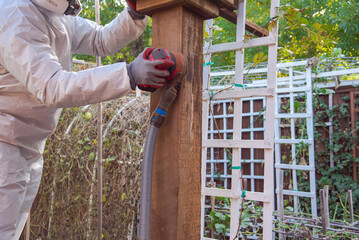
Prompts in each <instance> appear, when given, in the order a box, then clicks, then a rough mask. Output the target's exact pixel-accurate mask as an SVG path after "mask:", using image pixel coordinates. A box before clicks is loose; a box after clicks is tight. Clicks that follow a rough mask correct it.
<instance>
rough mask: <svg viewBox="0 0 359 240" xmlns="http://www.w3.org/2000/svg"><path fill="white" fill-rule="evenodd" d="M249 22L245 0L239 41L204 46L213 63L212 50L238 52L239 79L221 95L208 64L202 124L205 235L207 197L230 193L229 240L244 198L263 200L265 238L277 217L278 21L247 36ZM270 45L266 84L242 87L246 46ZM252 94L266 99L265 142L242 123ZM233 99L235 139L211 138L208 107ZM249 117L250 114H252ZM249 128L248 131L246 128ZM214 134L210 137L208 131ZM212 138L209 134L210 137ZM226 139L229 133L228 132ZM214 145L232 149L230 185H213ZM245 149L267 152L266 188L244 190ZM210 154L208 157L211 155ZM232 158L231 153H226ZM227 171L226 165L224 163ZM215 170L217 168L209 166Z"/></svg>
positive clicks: (241, 5) (274, 7) (240, 12)
mask: <svg viewBox="0 0 359 240" xmlns="http://www.w3.org/2000/svg"><path fill="white" fill-rule="evenodd" d="M278 6H279V1H278V0H272V1H271V8H270V17H271V18H274V17H276V10H277V7H278ZM245 20H246V1H245V0H244V1H240V2H239V6H238V17H237V34H236V42H231V43H226V44H218V45H212V44H211V43H206V44H205V47H204V54H205V61H206V62H207V63H209V62H210V61H211V54H213V53H218V52H225V51H236V61H235V62H236V64H235V75H234V76H235V81H234V86H236V87H235V88H234V89H229V90H225V91H222V92H221V93H219V94H215V95H212V90H211V89H210V84H209V83H210V64H205V67H204V79H203V82H204V85H203V89H204V91H203V121H202V122H203V127H202V134H203V135H202V136H203V138H202V211H201V212H202V214H201V215H202V229H201V239H213V238H210V237H209V236H208V235H207V234H206V229H205V215H206V199H208V198H215V197H226V198H229V199H230V205H229V206H227V207H229V208H230V214H231V218H230V233H229V234H230V236H229V237H230V239H234V238H236V236H237V231H238V226H239V222H240V212H241V206H242V204H241V203H242V201H243V199H246V200H253V201H257V202H261V203H263V230H262V231H263V236H264V239H271V238H272V219H273V203H274V192H273V190H272V188H273V186H274V172H273V167H274V164H273V153H274V152H273V151H274V112H275V99H274V89H275V85H276V82H275V80H276V66H277V36H278V34H277V22H275V23H274V24H273V26H272V29H271V31H270V32H269V36H265V37H259V38H253V39H249V40H248V39H245ZM206 28H207V31H208V32H209V34H210V35H211V30H212V24H211V21H208V22H207V23H206ZM259 46H268V59H269V62H268V71H267V79H268V81H267V84H266V86H263V87H261V88H259V89H245V88H243V87H242V86H243V84H244V83H243V78H244V72H245V65H244V52H245V50H244V49H247V48H252V47H259ZM249 97H257V98H260V99H265V102H266V111H265V113H264V114H265V119H266V122H265V130H264V136H263V139H261V140H252V139H246V140H243V139H242V133H243V129H242V124H241V121H242V120H241V119H242V118H243V117H244V116H245V114H244V113H243V111H242V106H243V101H246V99H247V98H249ZM228 99H229V100H231V101H233V114H234V115H233V135H232V136H233V138H232V139H228V138H227V139H224V138H222V139H211V136H212V137H213V124H212V126H211V130H210V131H212V132H209V131H208V116H209V114H210V113H209V109H210V108H209V107H210V104H212V103H213V101H217V100H228ZM249 117H250V116H249ZM247 130H248V129H247ZM208 133H210V135H209V134H208ZM208 136H210V137H208ZM224 137H226V134H224ZM215 149H222V151H225V152H228V154H230V155H231V158H232V162H231V169H230V170H229V171H230V172H231V173H229V172H228V171H227V172H226V174H230V175H231V184H230V187H228V185H225V186H226V188H225V189H223V188H219V187H214V186H213V185H208V184H207V182H208V179H207V174H206V172H207V164H209V165H213V159H212V163H211V162H208V163H207V161H208V160H210V161H211V158H210V156H213V151H215ZM244 149H246V150H249V151H255V150H256V149H260V150H262V151H263V153H264V154H263V162H264V179H265V181H264V191H263V192H255V191H247V192H246V191H244V189H243V186H242V185H243V184H242V183H243V181H241V179H242V176H241V173H242V171H241V169H242V165H241V164H242V157H241V156H242V151H243V150H244ZM207 153H210V154H209V158H208V157H207V156H208V155H207ZM225 156H227V153H226V154H225ZM226 161H227V160H226V159H223V163H224V164H225V165H226V163H225V162H226ZM225 168H226V169H228V168H227V166H226V167H225ZM210 169H213V168H210Z"/></svg>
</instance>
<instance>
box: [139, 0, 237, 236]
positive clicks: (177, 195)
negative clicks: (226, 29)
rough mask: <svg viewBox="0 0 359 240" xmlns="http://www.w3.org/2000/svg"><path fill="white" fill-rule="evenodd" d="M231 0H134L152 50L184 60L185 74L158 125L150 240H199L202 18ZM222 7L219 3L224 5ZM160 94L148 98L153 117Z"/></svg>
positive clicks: (210, 15) (231, 0)
mask: <svg viewBox="0 0 359 240" xmlns="http://www.w3.org/2000/svg"><path fill="white" fill-rule="evenodd" d="M219 3H223V4H234V1H233V0H218V1H207V0H137V11H139V12H142V13H145V14H147V15H151V16H152V47H154V48H156V47H162V48H166V49H168V50H169V51H175V52H179V53H182V54H184V55H185V56H186V57H187V60H188V65H187V75H186V77H185V79H184V80H183V82H182V85H181V88H180V90H179V92H178V96H177V99H176V100H175V101H174V102H173V104H172V106H171V107H170V110H169V111H168V113H167V116H166V120H165V122H164V124H163V126H162V127H161V129H160V131H159V134H158V137H157V142H156V147H155V154H154V163H153V179H152V200H151V204H152V206H151V239H156V240H161V239H164V240H172V239H179V240H181V239H186V240H191V239H194V240H198V239H200V230H201V147H202V138H201V137H202V136H201V131H202V122H201V121H202V80H203V76H202V71H203V20H204V19H206V18H214V17H218V16H219V8H220V6H219V5H218V4H219ZM222 6H223V5H222ZM160 97H161V90H158V91H156V92H155V93H153V94H151V113H152V112H153V111H154V110H155V108H156V106H157V103H158V101H159V100H160Z"/></svg>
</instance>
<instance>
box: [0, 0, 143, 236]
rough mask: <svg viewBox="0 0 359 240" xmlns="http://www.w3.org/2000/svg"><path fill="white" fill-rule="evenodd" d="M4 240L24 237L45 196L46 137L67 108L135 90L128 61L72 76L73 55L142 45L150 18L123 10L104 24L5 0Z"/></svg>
mask: <svg viewBox="0 0 359 240" xmlns="http://www.w3.org/2000/svg"><path fill="white" fill-rule="evenodd" d="M0 16H1V21H0V240H9V239H18V238H19V237H20V234H21V232H22V230H23V227H24V225H25V221H26V219H27V217H28V214H29V211H30V207H31V205H32V202H33V200H34V198H35V195H36V193H37V191H38V188H39V184H40V179H41V174H42V166H43V162H42V153H43V150H44V145H45V140H46V138H47V137H48V136H49V135H50V134H51V133H52V132H53V131H54V130H55V127H56V124H57V122H58V118H59V116H60V113H61V108H63V107H72V106H81V105H87V104H92V103H97V102H102V101H107V100H111V99H115V98H118V97H121V96H123V95H125V94H126V93H128V92H129V91H130V90H131V87H130V83H129V77H128V75H127V69H126V64H125V63H116V64H113V65H108V66H103V67H98V68H93V69H89V70H83V71H80V72H72V71H71V70H72V54H73V53H82V54H91V55H99V56H105V55H110V54H113V53H115V52H116V51H118V50H119V49H120V48H121V47H123V46H125V45H127V44H128V43H130V42H131V41H133V40H135V39H136V38H137V37H139V36H140V34H141V33H142V32H143V30H144V29H145V27H146V24H147V19H146V18H145V19H144V20H133V19H132V18H131V17H130V15H129V14H128V11H123V12H122V13H121V14H120V15H119V16H118V17H117V18H115V19H114V20H113V21H112V22H111V23H110V24H108V25H106V26H104V27H101V26H98V25H96V24H95V23H94V22H91V21H89V20H85V19H83V18H80V17H71V16H65V15H58V14H55V13H52V12H49V11H47V10H45V9H43V8H41V7H40V6H36V5H35V4H33V3H32V2H31V1H30V0H2V1H0Z"/></svg>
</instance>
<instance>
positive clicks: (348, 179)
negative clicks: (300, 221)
mask: <svg viewBox="0 0 359 240" xmlns="http://www.w3.org/2000/svg"><path fill="white" fill-rule="evenodd" d="M314 92H315V93H317V94H316V95H315V98H314V102H313V106H314V109H315V112H316V114H315V115H314V122H315V123H316V124H317V125H318V126H320V127H317V128H316V129H315V133H314V134H315V140H316V143H317V145H319V144H324V148H323V149H317V150H316V152H315V153H316V159H317V165H316V172H317V176H318V180H317V188H318V189H322V188H323V187H324V185H329V186H330V187H329V189H330V194H331V196H332V197H331V198H330V199H329V206H330V212H331V213H332V214H334V212H335V214H334V216H333V218H336V219H338V218H341V219H340V220H343V221H345V220H348V214H346V213H347V211H348V210H347V206H346V204H343V203H345V202H347V199H346V198H347V191H348V190H352V191H353V202H354V209H358V207H359V202H358V200H359V184H358V182H354V181H353V178H352V176H353V161H354V160H355V161H356V162H359V159H354V158H353V155H352V147H353V144H354V143H356V141H357V133H358V130H359V122H356V127H355V129H354V133H355V134H353V131H352V130H351V125H350V123H351V118H350V99H349V97H348V96H344V97H343V99H342V102H341V103H340V104H337V105H334V106H333V109H332V110H331V109H329V107H328V106H327V104H326V103H325V102H324V101H323V99H322V98H321V97H320V96H321V95H320V93H322V91H321V90H320V89H314ZM329 118H332V119H333V135H332V140H333V145H331V144H330V140H329V138H328V137H326V135H323V134H324V133H325V132H326V131H328V130H327V126H326V122H327V121H328V120H329ZM320 129H323V130H324V131H320ZM330 151H332V152H333V153H334V154H333V158H334V167H330V162H329V161H330ZM338 204H339V206H340V208H337V205H338Z"/></svg>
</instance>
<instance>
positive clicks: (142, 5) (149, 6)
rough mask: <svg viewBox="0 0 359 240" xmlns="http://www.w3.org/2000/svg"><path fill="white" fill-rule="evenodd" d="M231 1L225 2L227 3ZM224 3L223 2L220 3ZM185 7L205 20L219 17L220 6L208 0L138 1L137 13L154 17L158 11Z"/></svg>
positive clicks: (226, 0)
mask: <svg viewBox="0 0 359 240" xmlns="http://www.w3.org/2000/svg"><path fill="white" fill-rule="evenodd" d="M228 1H230V0H225V1H223V2H225V3H227V5H228ZM220 2H222V0H221V1H220ZM175 6H185V7H186V8H188V9H190V10H192V11H194V12H196V13H197V14H199V15H200V16H201V17H202V18H203V19H210V18H216V17H218V16H219V5H218V4H217V2H216V1H208V0H137V11H139V12H141V13H144V14H146V15H149V16H152V15H153V14H155V13H156V12H157V11H161V10H166V9H168V8H170V7H175Z"/></svg>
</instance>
